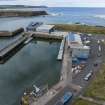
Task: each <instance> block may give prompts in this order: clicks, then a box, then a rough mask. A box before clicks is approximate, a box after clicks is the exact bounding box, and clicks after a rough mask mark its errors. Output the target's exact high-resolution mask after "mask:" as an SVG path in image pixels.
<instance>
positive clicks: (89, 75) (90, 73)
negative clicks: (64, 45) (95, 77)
mask: <svg viewBox="0 0 105 105" xmlns="http://www.w3.org/2000/svg"><path fill="white" fill-rule="evenodd" d="M92 73H93V72H92V71H90V72H89V73H88V74H87V75H86V76H85V78H84V80H85V81H88V80H89V79H90V77H91V76H92Z"/></svg>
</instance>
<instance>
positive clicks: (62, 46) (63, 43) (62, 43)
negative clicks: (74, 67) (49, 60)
mask: <svg viewBox="0 0 105 105" xmlns="http://www.w3.org/2000/svg"><path fill="white" fill-rule="evenodd" d="M65 40H66V39H65V38H63V40H62V42H61V45H60V49H59V53H58V56H57V60H62V59H63V53H64V47H65Z"/></svg>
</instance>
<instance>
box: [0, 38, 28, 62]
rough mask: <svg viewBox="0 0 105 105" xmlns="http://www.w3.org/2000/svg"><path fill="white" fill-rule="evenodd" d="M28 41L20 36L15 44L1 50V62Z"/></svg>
mask: <svg viewBox="0 0 105 105" xmlns="http://www.w3.org/2000/svg"><path fill="white" fill-rule="evenodd" d="M25 40H26V37H23V36H20V37H19V38H17V39H16V40H15V41H14V42H12V43H10V44H9V45H8V46H6V47H4V48H3V49H1V50H0V60H2V59H3V58H4V57H5V56H7V55H8V53H9V52H11V51H12V50H13V49H14V48H16V47H17V46H19V45H20V44H21V43H22V42H24V41H25Z"/></svg>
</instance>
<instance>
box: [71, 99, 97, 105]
mask: <svg viewBox="0 0 105 105" xmlns="http://www.w3.org/2000/svg"><path fill="white" fill-rule="evenodd" d="M72 105H98V104H95V103H91V102H89V101H86V100H82V99H77V100H76V101H75V102H74V103H73V104H72Z"/></svg>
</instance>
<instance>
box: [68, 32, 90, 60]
mask: <svg viewBox="0 0 105 105" xmlns="http://www.w3.org/2000/svg"><path fill="white" fill-rule="evenodd" d="M68 47H70V48H71V49H72V50H71V54H72V58H73V59H74V58H75V59H87V58H88V57H89V52H90V47H89V46H84V45H83V43H82V40H81V36H80V35H79V34H75V33H70V34H69V35H68Z"/></svg>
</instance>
